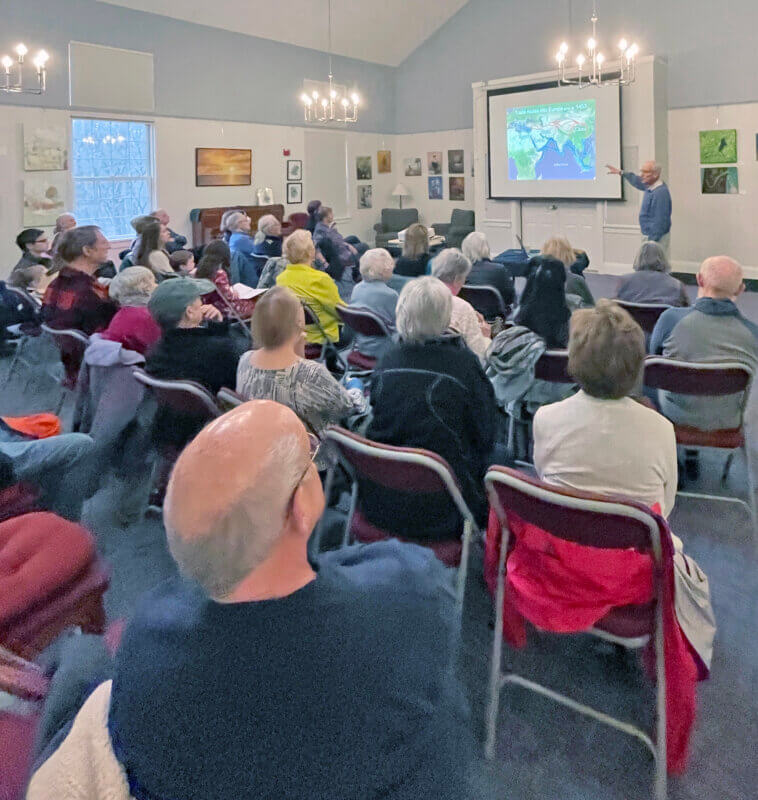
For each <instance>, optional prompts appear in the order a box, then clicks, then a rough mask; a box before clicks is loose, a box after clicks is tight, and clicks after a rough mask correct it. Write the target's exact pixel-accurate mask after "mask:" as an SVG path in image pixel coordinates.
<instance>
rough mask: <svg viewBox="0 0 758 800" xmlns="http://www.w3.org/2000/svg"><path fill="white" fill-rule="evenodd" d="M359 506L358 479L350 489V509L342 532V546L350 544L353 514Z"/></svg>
mask: <svg viewBox="0 0 758 800" xmlns="http://www.w3.org/2000/svg"><path fill="white" fill-rule="evenodd" d="M357 506H358V481H353V486H352V489H351V490H350V511H349V512H348V514H347V521H346V522H345V532H344V533H343V534H342V546H343V547H347V546H348V545H349V544H350V526H351V525H352V524H353V515H354V514H355V509H356V508H357Z"/></svg>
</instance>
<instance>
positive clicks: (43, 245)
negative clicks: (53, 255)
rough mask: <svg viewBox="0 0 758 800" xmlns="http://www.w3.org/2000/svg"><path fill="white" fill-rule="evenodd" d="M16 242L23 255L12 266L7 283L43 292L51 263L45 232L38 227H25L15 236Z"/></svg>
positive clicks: (29, 290) (30, 290) (27, 289)
mask: <svg viewBox="0 0 758 800" xmlns="http://www.w3.org/2000/svg"><path fill="white" fill-rule="evenodd" d="M16 244H17V245H18V247H19V249H20V250H21V252H22V254H23V255H22V256H21V258H20V259H19V260H18V261H17V262H16V265H15V266H14V267H13V270H12V271H11V274H10V277H9V278H8V285H9V286H15V287H16V288H18V289H24V290H25V291H27V292H37V293H41V292H44V290H45V286H46V282H47V274H48V271H49V270H50V267H51V265H52V261H51V259H50V256H49V255H48V241H47V234H46V233H45V232H44V231H43V230H42V229H40V228H26V229H25V230H23V231H21V233H19V235H18V236H17V237H16Z"/></svg>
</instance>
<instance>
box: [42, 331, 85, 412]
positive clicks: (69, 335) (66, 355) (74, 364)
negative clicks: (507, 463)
mask: <svg viewBox="0 0 758 800" xmlns="http://www.w3.org/2000/svg"><path fill="white" fill-rule="evenodd" d="M40 330H41V331H42V332H43V333H45V334H47V335H48V336H50V338H51V339H52V340H53V342H55V346H56V347H57V348H58V351H59V352H60V355H61V362H62V363H63V368H64V377H63V379H62V380H61V381H60V386H61V389H62V390H63V391H62V393H61V398H60V400H59V402H58V406H57V408H56V409H55V413H56V414H60V410H61V408H63V403H64V402H65V399H66V392H67V391H73V390H74V389H75V388H76V381H77V378H78V377H79V369H80V367H81V366H82V361H83V359H84V351H85V350H86V349H87V345H88V344H89V336H87V334H86V333H82V332H81V331H77V330H75V329H74V328H61V329H57V328H51V327H50V326H49V325H45V324H44V323H42V324H41V325H40Z"/></svg>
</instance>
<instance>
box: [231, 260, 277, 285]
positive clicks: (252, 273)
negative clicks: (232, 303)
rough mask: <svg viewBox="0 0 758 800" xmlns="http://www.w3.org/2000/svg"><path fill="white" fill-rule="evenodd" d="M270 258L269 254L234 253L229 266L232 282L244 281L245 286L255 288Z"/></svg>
mask: <svg viewBox="0 0 758 800" xmlns="http://www.w3.org/2000/svg"><path fill="white" fill-rule="evenodd" d="M268 258H269V257H268V256H256V255H246V254H245V253H240V252H235V253H232V261H231V266H230V268H229V272H230V275H231V283H232V284H234V283H244V284H245V286H249V287H250V288H251V289H255V288H256V287H257V286H258V281H259V280H260V277H261V272H263V268H264V267H265V266H266V262H267V261H268Z"/></svg>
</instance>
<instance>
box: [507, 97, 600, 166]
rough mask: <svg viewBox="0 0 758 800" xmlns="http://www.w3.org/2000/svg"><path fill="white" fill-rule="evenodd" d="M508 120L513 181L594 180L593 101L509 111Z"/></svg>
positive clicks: (510, 109) (594, 139)
mask: <svg viewBox="0 0 758 800" xmlns="http://www.w3.org/2000/svg"><path fill="white" fill-rule="evenodd" d="M505 119H506V123H505V124H506V129H507V140H508V178H509V179H510V180H512V181H534V180H554V181H556V180H594V178H595V169H596V163H595V162H596V137H595V101H594V100H583V101H576V102H572V103H549V104H547V105H539V106H522V107H520V108H509V109H508V110H507V112H506V118H505Z"/></svg>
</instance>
